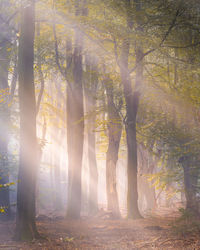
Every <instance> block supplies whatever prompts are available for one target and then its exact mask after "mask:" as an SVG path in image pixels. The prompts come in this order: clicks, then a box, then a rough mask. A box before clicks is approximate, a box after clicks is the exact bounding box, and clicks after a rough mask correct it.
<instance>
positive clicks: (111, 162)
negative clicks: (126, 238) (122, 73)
mask: <svg viewBox="0 0 200 250" xmlns="http://www.w3.org/2000/svg"><path fill="white" fill-rule="evenodd" d="M105 87H106V96H107V112H108V150H107V153H106V192H107V208H108V210H110V211H111V212H112V215H113V217H114V218H120V217H121V215H120V210H119V201H118V194H117V180H116V167H117V161H118V152H119V144H120V139H121V133H122V125H121V118H120V116H119V113H118V111H117V107H116V106H115V103H114V94H113V82H112V80H108V81H107V82H105Z"/></svg>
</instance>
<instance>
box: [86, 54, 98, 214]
mask: <svg viewBox="0 0 200 250" xmlns="http://www.w3.org/2000/svg"><path fill="white" fill-rule="evenodd" d="M96 71H97V69H96V62H95V60H92V58H91V57H89V55H87V56H86V73H87V79H86V81H87V82H85V83H84V93H85V113H86V115H88V118H87V125H88V126H87V139H88V143H87V146H88V164H89V213H90V214H91V215H94V214H96V213H97V211H98V170H97V160H96V136H95V131H94V130H95V120H96V113H95V112H96V110H95V108H96V91H97V85H98V77H97V72H96ZM88 80H89V81H88Z"/></svg>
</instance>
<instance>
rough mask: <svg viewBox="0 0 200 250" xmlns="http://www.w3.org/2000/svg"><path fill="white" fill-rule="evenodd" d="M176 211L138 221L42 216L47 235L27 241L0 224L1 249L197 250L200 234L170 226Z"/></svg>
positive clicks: (40, 227) (8, 225) (40, 224)
mask: <svg viewBox="0 0 200 250" xmlns="http://www.w3.org/2000/svg"><path fill="white" fill-rule="evenodd" d="M176 217H177V214H173V215H171V216H165V217H160V216H159V217H158V216H154V217H148V218H145V219H139V220H125V219H121V220H111V219H107V218H102V217H101V218H99V217H96V218H93V219H91V218H86V217H85V218H82V219H81V220H78V221H69V220H64V219H61V218H54V219H50V218H48V217H41V218H39V219H38V221H37V226H38V230H39V232H40V233H41V234H42V235H44V236H45V237H46V239H43V240H34V241H32V242H29V243H19V242H15V241H13V240H12V235H13V232H14V222H9V223H5V222H4V223H3V222H2V223H0V250H1V249H4V250H8V249H10V250H16V249H21V250H29V249H34V250H39V249H41V250H65V249H66V250H67V249H72V250H73V249H75V250H79V249H80V250H81V249H83V250H86V249H87V250H93V249H99V250H103V249H109V250H111V249H112V250H118V249H121V250H126V249H159V250H165V249H166V250H168V249H174V250H179V249H181V250H182V249H188V250H193V249H195V250H198V249H199V250H200V234H199V233H196V234H190V235H187V236H180V235H179V236H177V234H174V233H173V231H172V229H171V225H172V223H173V222H174V221H175V218H176Z"/></svg>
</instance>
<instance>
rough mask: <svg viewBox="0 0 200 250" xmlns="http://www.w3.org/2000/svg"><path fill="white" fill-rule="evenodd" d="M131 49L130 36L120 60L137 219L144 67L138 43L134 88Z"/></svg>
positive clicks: (130, 201) (130, 202)
mask: <svg viewBox="0 0 200 250" xmlns="http://www.w3.org/2000/svg"><path fill="white" fill-rule="evenodd" d="M126 3H127V5H126V8H127V29H128V30H130V32H131V30H132V28H133V20H132V15H131V13H129V11H130V10H131V8H132V7H131V2H130V0H126ZM129 50H130V38H129V37H128V35H127V38H125V39H124V41H123V44H122V51H121V60H120V72H121V81H122V85H123V89H124V96H125V101H126V117H127V120H126V126H125V129H126V140H127V149H128V159H127V176H128V194H127V210H128V214H127V217H128V218H132V219H137V218H141V215H140V212H139V209H138V186H137V138H136V117H137V111H138V105H139V95H140V93H139V86H140V85H141V81H142V72H143V67H142V63H141V58H142V51H141V49H140V47H139V46H137V45H136V48H135V54H136V65H137V67H136V77H135V88H134V90H133V89H132V86H131V79H130V74H129V71H128V59H129Z"/></svg>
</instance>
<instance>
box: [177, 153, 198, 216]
mask: <svg viewBox="0 0 200 250" xmlns="http://www.w3.org/2000/svg"><path fill="white" fill-rule="evenodd" d="M181 163H182V166H183V173H184V188H185V199H186V209H187V210H189V211H191V212H193V213H195V214H198V213H199V211H198V201H197V198H196V186H197V181H198V169H196V168H195V167H191V164H190V161H189V159H187V157H184V159H183V160H182V161H181Z"/></svg>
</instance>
